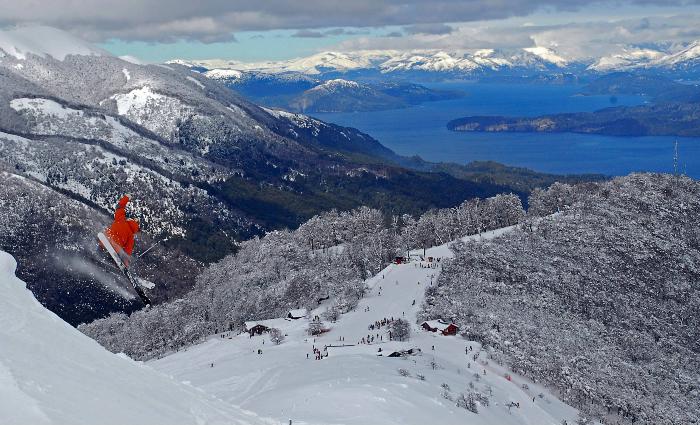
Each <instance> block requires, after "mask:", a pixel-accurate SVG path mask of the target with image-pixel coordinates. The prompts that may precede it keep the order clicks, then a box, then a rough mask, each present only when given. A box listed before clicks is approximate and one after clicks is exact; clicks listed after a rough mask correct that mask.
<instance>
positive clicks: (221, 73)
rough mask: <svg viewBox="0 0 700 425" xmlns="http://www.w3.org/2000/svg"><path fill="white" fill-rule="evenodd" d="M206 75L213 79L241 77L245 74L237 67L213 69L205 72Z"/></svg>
mask: <svg viewBox="0 0 700 425" xmlns="http://www.w3.org/2000/svg"><path fill="white" fill-rule="evenodd" d="M204 75H205V76H206V77H208V78H211V79H212V80H224V79H235V80H237V79H239V78H241V77H242V76H243V73H242V72H241V71H237V70H235V69H212V70H209V71H207V72H205V73H204Z"/></svg>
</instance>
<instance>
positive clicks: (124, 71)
mask: <svg viewBox="0 0 700 425" xmlns="http://www.w3.org/2000/svg"><path fill="white" fill-rule="evenodd" d="M122 74H124V78H126V81H129V80H131V74H129V70H128V69H126V68H124V69H122Z"/></svg>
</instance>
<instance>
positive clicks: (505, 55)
mask: <svg viewBox="0 0 700 425" xmlns="http://www.w3.org/2000/svg"><path fill="white" fill-rule="evenodd" d="M168 63H177V64H181V65H186V66H199V67H204V68H207V69H211V70H214V69H217V70H219V69H227V70H238V71H258V72H267V73H275V74H276V73H285V72H293V73H302V74H306V75H320V74H326V73H329V72H338V73H347V72H357V71H369V70H374V71H378V72H380V73H383V74H391V73H399V72H408V71H421V72H457V73H474V72H478V71H484V70H491V71H498V70H501V69H514V68H532V69H539V70H545V69H556V68H563V67H565V66H566V65H567V64H568V61H567V60H566V59H564V58H563V57H561V56H559V55H558V54H557V53H556V52H554V51H552V50H550V49H547V48H544V47H537V48H528V49H523V50H517V51H502V50H494V49H481V50H477V51H474V52H471V53H470V52H447V51H441V50H416V51H399V50H367V51H357V52H322V53H318V54H315V55H312V56H308V57H305V58H298V59H291V60H285V61H267V62H257V63H245V62H239V61H230V60H222V59H211V60H195V61H185V60H181V59H175V60H172V61H169V62H168ZM212 76H216V75H212Z"/></svg>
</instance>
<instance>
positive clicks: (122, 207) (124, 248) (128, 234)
mask: <svg viewBox="0 0 700 425" xmlns="http://www.w3.org/2000/svg"><path fill="white" fill-rule="evenodd" d="M128 203H129V196H128V195H124V196H122V198H121V199H120V200H119V204H118V205H117V209H116V210H115V211H114V222H112V225H111V226H109V228H108V229H107V231H105V234H106V235H107V237H108V238H109V240H110V242H112V246H113V247H114V250H115V251H117V254H118V255H119V259H120V260H122V263H123V264H124V267H126V268H128V267H129V261H130V260H131V254H132V252H133V251H134V242H135V236H136V234H137V233H138V232H139V223H138V221H136V220H133V219H127V218H126V205H127V204H128ZM115 245H116V246H115Z"/></svg>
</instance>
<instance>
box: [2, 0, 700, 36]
mask: <svg viewBox="0 0 700 425" xmlns="http://www.w3.org/2000/svg"><path fill="white" fill-rule="evenodd" d="M619 3H621V2H620V1H617V0H607V1H605V0H469V1H455V0H431V1H425V0H392V1H381V0H352V1H348V0H304V1H293V0H266V1H262V2H260V1H258V2H252V1H249V0H202V1H199V2H195V1H191V0H51V1H47V0H23V1H16V0H0V11H2V13H1V14H0V24H4V25H15V24H19V23H41V24H45V25H50V26H55V27H58V28H61V29H66V30H69V31H71V32H74V33H76V34H77V35H80V36H83V37H86V38H88V39H90V40H91V41H104V40H106V39H109V38H119V39H123V40H142V41H165V42H168V41H174V40H178V39H185V40H199V41H204V42H211V41H226V40H230V39H231V34H232V33H234V32H238V31H249V30H253V31H263V30H271V29H297V30H310V29H321V28H328V27H358V28H359V27H382V26H408V27H409V28H410V27H411V26H413V25H426V27H425V28H429V27H428V26H427V25H440V24H442V25H444V24H445V23H448V22H473V21H482V20H498V19H504V18H508V17H513V16H528V15H530V14H532V13H533V12H536V11H539V10H542V9H543V8H546V9H550V10H558V11H561V10H579V9H580V8H585V7H587V6H590V5H594V6H595V5H600V4H619ZM622 3H628V4H637V5H645V6H646V5H657V6H669V5H691V4H700V0H626V1H624V0H623V1H622ZM418 28H419V27H418ZM436 28H438V27H437V26H434V27H433V31H427V30H424V31H423V32H431V33H432V35H436V34H435V32H438V33H439V32H441V31H435V29H436ZM445 31H446V28H444V27H443V28H442V32H443V33H444V32H445Z"/></svg>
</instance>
